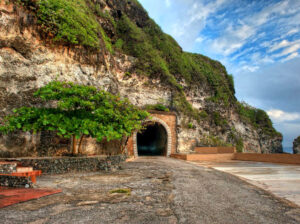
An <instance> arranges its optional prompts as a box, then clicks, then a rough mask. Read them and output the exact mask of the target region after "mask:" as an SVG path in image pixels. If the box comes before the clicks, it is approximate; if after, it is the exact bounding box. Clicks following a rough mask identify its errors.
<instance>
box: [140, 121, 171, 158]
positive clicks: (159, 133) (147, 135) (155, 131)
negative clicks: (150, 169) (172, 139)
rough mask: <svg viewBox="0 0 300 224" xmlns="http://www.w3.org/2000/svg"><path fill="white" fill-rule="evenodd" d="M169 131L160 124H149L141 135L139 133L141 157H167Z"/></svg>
mask: <svg viewBox="0 0 300 224" xmlns="http://www.w3.org/2000/svg"><path fill="white" fill-rule="evenodd" d="M167 141H168V136H167V131H166V129H165V128H164V126H162V125H161V124H159V123H154V124H149V125H148V126H147V127H146V129H145V130H143V131H142V132H141V133H137V149H138V155H139V156H166V155H167Z"/></svg>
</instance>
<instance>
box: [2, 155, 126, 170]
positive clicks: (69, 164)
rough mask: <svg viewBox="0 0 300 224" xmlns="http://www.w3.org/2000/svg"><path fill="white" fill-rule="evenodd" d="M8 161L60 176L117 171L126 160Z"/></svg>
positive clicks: (41, 159) (58, 159) (99, 157)
mask: <svg viewBox="0 0 300 224" xmlns="http://www.w3.org/2000/svg"><path fill="white" fill-rule="evenodd" d="M2 160H5V159H2ZM9 160H15V161H17V162H19V163H21V164H22V166H26V167H27V166H30V167H33V169H34V170H42V173H44V174H45V173H47V174H62V173H67V172H93V171H100V170H105V171H109V170H114V169H119V168H120V163H121V162H123V161H125V160H126V156H125V155H116V156H88V157H44V158H43V157H40V158H17V159H9Z"/></svg>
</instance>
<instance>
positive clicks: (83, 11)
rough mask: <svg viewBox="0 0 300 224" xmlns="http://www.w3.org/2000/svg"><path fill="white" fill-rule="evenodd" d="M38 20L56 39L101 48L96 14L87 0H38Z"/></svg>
mask: <svg viewBox="0 0 300 224" xmlns="http://www.w3.org/2000/svg"><path fill="white" fill-rule="evenodd" d="M37 5H38V10H37V17H38V22H39V24H40V25H41V26H42V28H43V30H44V31H45V32H46V33H51V34H52V35H53V36H54V41H62V42H66V43H71V44H81V45H84V46H89V47H93V48H99V47H100V45H99V37H98V31H97V30H98V29H99V28H100V26H99V24H98V23H97V21H96V19H95V16H94V14H93V13H92V11H91V10H90V8H89V7H88V6H87V4H86V2H85V0H77V1H73V0H38V1H37Z"/></svg>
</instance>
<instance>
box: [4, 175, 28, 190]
mask: <svg viewBox="0 0 300 224" xmlns="http://www.w3.org/2000/svg"><path fill="white" fill-rule="evenodd" d="M0 186H2V187H25V188H29V187H32V182H31V180H30V178H27V177H15V176H0Z"/></svg>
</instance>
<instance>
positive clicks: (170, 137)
mask: <svg viewBox="0 0 300 224" xmlns="http://www.w3.org/2000/svg"><path fill="white" fill-rule="evenodd" d="M149 121H150V122H155V123H159V124H161V125H162V126H163V127H164V128H165V130H166V132H167V155H166V156H167V157H169V156H170V155H171V149H172V133H171V129H170V127H169V126H168V125H167V123H166V122H164V121H163V120H162V119H159V118H157V117H152V119H150V120H146V121H145V123H146V122H149ZM133 152H134V157H138V147H137V132H134V133H133Z"/></svg>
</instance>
